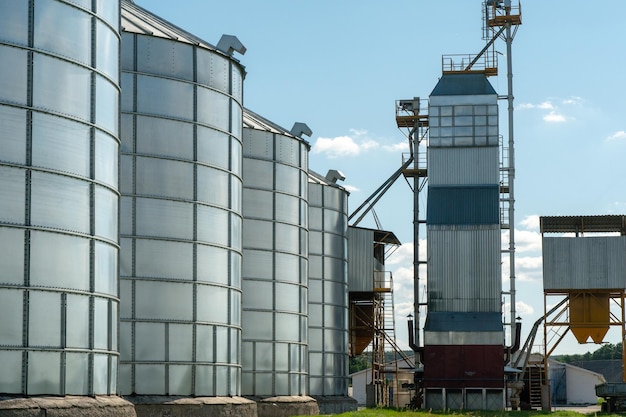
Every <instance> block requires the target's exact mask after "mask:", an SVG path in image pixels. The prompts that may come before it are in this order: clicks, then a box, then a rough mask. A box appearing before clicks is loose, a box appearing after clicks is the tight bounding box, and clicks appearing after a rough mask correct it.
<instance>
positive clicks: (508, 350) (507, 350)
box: [504, 321, 522, 365]
mask: <svg viewBox="0 0 626 417" xmlns="http://www.w3.org/2000/svg"><path fill="white" fill-rule="evenodd" d="M521 333H522V323H521V322H519V321H518V322H517V323H515V336H514V337H515V339H514V340H513V344H512V345H511V346H505V347H504V364H505V365H506V364H507V363H509V361H510V360H511V355H513V354H514V353H515V352H517V351H518V350H519V345H520V342H521V340H520V339H521Z"/></svg>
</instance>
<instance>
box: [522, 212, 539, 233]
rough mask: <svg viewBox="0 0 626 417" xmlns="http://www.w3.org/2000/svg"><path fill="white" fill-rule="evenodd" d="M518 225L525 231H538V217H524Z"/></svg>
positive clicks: (535, 215)
mask: <svg viewBox="0 0 626 417" xmlns="http://www.w3.org/2000/svg"><path fill="white" fill-rule="evenodd" d="M519 223H520V225H522V226H524V228H525V229H526V230H539V216H538V215H537V214H532V215H530V216H526V217H524V218H523V219H522V221H520V222H519Z"/></svg>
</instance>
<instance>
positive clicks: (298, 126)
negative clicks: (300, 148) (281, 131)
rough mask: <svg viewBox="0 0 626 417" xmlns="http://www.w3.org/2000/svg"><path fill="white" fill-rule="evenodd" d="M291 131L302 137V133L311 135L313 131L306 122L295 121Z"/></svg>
mask: <svg viewBox="0 0 626 417" xmlns="http://www.w3.org/2000/svg"><path fill="white" fill-rule="evenodd" d="M289 133H291V134H292V135H294V136H296V137H301V136H302V135H307V136H311V135H312V134H313V131H312V130H311V128H309V126H307V124H306V123H302V122H295V123H294V124H293V127H292V128H291V131H290V132H289Z"/></svg>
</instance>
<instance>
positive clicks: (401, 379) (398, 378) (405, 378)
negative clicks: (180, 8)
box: [350, 359, 415, 407]
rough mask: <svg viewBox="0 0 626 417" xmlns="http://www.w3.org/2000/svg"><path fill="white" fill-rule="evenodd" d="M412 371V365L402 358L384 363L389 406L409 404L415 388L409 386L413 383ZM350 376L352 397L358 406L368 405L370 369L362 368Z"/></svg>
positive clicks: (370, 380) (370, 379) (370, 384)
mask: <svg viewBox="0 0 626 417" xmlns="http://www.w3.org/2000/svg"><path fill="white" fill-rule="evenodd" d="M413 371H414V369H413V367H412V366H411V365H409V364H408V363H407V362H406V361H405V360H404V359H398V360H396V361H393V362H391V363H387V364H385V367H384V375H385V381H386V386H387V387H386V391H387V393H388V396H389V397H388V398H389V406H390V407H407V406H408V405H409V404H410V402H411V398H412V397H413V395H415V390H414V389H411V388H410V386H412V384H413ZM350 376H351V377H352V397H353V398H354V399H355V400H357V402H358V404H359V406H369V405H370V404H369V401H368V386H370V387H371V386H372V369H371V368H367V369H363V370H362V371H358V372H355V373H353V374H350ZM370 389H372V388H370ZM372 396H373V395H372ZM372 405H375V404H372Z"/></svg>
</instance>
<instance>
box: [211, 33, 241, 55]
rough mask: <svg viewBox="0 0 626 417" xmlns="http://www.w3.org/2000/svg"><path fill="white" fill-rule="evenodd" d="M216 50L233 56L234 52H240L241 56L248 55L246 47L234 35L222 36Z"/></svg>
mask: <svg viewBox="0 0 626 417" xmlns="http://www.w3.org/2000/svg"><path fill="white" fill-rule="evenodd" d="M216 48H217V49H219V50H220V51H222V52H224V53H225V54H226V55H231V56H232V55H233V53H234V52H239V53H240V54H241V55H243V54H245V53H246V47H245V46H243V44H242V43H241V42H240V41H239V39H237V37H236V36H233V35H222V37H221V38H220V41H219V42H218V43H217V46H216Z"/></svg>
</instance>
